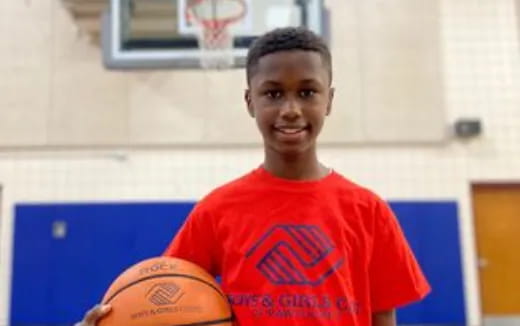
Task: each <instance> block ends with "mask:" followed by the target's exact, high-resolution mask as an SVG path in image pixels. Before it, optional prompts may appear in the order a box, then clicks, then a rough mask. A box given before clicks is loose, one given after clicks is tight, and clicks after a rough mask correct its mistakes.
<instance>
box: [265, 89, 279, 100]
mask: <svg viewBox="0 0 520 326" xmlns="http://www.w3.org/2000/svg"><path fill="white" fill-rule="evenodd" d="M265 95H266V96H267V97H269V98H272V99H277V98H280V97H282V92H281V91H277V90H268V91H265Z"/></svg>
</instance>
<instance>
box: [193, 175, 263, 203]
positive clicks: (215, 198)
mask: <svg viewBox="0 0 520 326" xmlns="http://www.w3.org/2000/svg"><path fill="white" fill-rule="evenodd" d="M255 174H256V170H253V171H250V172H248V173H246V174H243V175H242V176H240V177H238V178H235V179H233V180H231V181H228V182H226V183H223V184H221V185H220V186H217V187H216V188H214V189H213V190H212V191H210V192H209V193H208V194H206V195H205V196H204V197H203V198H202V199H201V200H200V202H199V205H200V204H206V205H207V204H214V203H219V202H222V200H223V199H226V198H233V197H235V195H237V194H240V193H244V191H246V190H247V188H251V187H252V185H254V183H255V180H254V179H255Z"/></svg>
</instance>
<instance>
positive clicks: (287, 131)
mask: <svg viewBox="0 0 520 326" xmlns="http://www.w3.org/2000/svg"><path fill="white" fill-rule="evenodd" d="M309 129H310V127H309V125H305V126H303V125H302V126H274V132H275V134H276V135H277V138H278V139H279V140H280V141H282V142H291V143H293V142H300V141H303V140H304V139H305V137H306V135H307V133H308V131H309Z"/></svg>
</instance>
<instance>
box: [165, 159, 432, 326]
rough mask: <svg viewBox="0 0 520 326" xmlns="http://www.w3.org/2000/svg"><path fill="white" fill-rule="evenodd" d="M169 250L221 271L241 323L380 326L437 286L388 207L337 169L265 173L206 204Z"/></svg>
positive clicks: (248, 177)
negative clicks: (315, 174) (303, 176)
mask: <svg viewBox="0 0 520 326" xmlns="http://www.w3.org/2000/svg"><path fill="white" fill-rule="evenodd" d="M165 254H166V255H169V256H175V257H179V258H184V259H187V260H190V261H192V262H194V263H196V264H198V265H200V266H202V267H203V268H205V269H206V270H208V271H209V272H210V273H212V274H213V275H215V276H216V275H221V276H222V288H223V290H224V292H225V293H226V294H227V295H228V298H229V301H230V303H231V305H232V307H233V310H234V313H235V316H236V320H237V324H238V325H241V326H253V325H262V326H270V325H276V326H279V325H284V326H291V325H298V326H306V325H309V326H319V325H327V326H334V325H337V326H345V325H350V326H358V325H359V326H370V325H371V314H372V313H374V312H377V311H383V310H389V309H393V308H396V307H399V306H402V305H405V304H408V303H411V302H413V301H416V300H419V299H421V298H423V297H424V296H425V295H426V294H427V293H428V292H429V290H430V287H429V285H428V283H427V281H426V280H425V278H424V276H423V274H422V272H421V270H420V267H419V266H418V264H417V262H416V260H415V258H414V256H413V254H412V252H411V250H410V248H409V247H408V244H407V242H406V240H405V238H404V236H403V234H402V231H401V229H400V227H399V225H398V222H397V220H396V219H395V217H394V215H393V214H392V212H391V210H390V209H389V207H388V206H387V205H386V203H385V202H384V201H383V200H381V199H380V198H379V197H377V196H376V195H374V194H373V193H372V192H370V191H369V190H367V189H365V188H362V187H360V186H358V185H356V184H354V183H352V182H350V181H348V180H347V179H345V178H344V177H342V176H341V175H339V174H338V173H335V172H332V173H331V174H329V175H328V176H326V177H324V178H322V179H321V180H318V181H293V180H286V179H280V178H277V177H275V176H273V175H271V174H269V173H268V172H267V171H266V170H264V169H263V168H258V169H256V170H254V171H253V172H251V173H249V174H247V175H245V176H243V177H242V178H240V179H237V180H235V181H233V182H231V183H228V184H227V185H224V186H222V187H220V188H218V189H216V190H215V191H213V192H212V193H210V194H209V195H208V196H207V197H206V198H204V199H203V200H202V201H200V202H199V203H198V204H197V206H196V207H195V209H194V210H193V212H192V213H191V214H190V216H189V218H188V219H187V221H186V223H185V224H184V226H183V227H182V228H181V230H180V231H179V233H178V234H177V236H176V237H175V239H174V240H173V241H172V243H171V244H170V246H169V247H168V249H167V250H166V253H165Z"/></svg>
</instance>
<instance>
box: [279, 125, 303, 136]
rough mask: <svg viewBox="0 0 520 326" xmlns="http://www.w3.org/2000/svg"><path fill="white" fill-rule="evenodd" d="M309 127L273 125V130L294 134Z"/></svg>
mask: <svg viewBox="0 0 520 326" xmlns="http://www.w3.org/2000/svg"><path fill="white" fill-rule="evenodd" d="M307 129H309V126H308V125H305V126H274V130H276V131H277V132H280V133H282V134H285V135H295V134H298V133H301V132H304V131H306V130H307Z"/></svg>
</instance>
